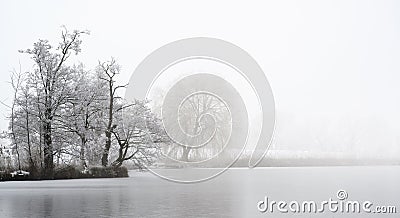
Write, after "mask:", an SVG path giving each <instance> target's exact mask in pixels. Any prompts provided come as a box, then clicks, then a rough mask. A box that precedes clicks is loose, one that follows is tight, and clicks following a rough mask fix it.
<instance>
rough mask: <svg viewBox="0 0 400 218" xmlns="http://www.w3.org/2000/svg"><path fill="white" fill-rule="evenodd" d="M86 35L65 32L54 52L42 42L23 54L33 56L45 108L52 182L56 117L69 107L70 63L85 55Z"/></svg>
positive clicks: (46, 152)
mask: <svg viewBox="0 0 400 218" xmlns="http://www.w3.org/2000/svg"><path fill="white" fill-rule="evenodd" d="M83 34H87V32H86V31H77V30H75V31H73V32H69V31H68V30H67V29H64V31H62V34H61V42H60V43H59V45H58V46H57V47H56V48H55V49H53V46H52V45H51V44H50V43H49V42H48V41H47V40H39V41H38V42H36V43H34V45H33V48H31V49H27V50H24V51H21V52H23V53H26V54H29V55H30V56H31V58H32V60H33V61H34V63H35V67H34V69H33V71H32V76H33V77H32V78H31V79H32V80H33V81H34V82H35V84H36V85H37V86H38V87H37V88H38V91H39V92H40V96H41V98H40V99H39V100H40V102H39V103H40V104H41V105H43V112H42V113H43V120H42V125H43V140H44V147H43V155H44V158H43V160H44V161H43V162H44V172H43V176H44V178H46V179H52V178H53V176H54V162H53V156H54V147H53V135H52V134H53V129H54V122H55V121H54V120H55V117H57V116H58V115H59V112H60V108H61V106H62V105H63V104H65V103H66V101H67V100H68V98H69V97H70V95H69V90H68V88H69V83H70V81H71V68H70V67H69V66H67V64H66V61H67V60H68V58H69V57H70V55H71V54H78V53H79V52H80V51H81V48H80V45H81V42H82V41H81V36H82V35H83Z"/></svg>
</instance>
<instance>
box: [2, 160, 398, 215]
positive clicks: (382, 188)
mask: <svg viewBox="0 0 400 218" xmlns="http://www.w3.org/2000/svg"><path fill="white" fill-rule="evenodd" d="M202 170H206V169H202ZM176 172H177V173H178V172H179V170H176ZM338 190H345V191H346V192H347V193H348V199H349V200H358V201H367V200H368V201H371V202H373V203H374V206H375V205H381V206H389V205H390V206H392V205H393V206H396V207H397V214H376V213H370V214H366V213H361V214H352V213H350V214H349V213H332V212H330V211H325V212H324V213H297V214H294V213H291V212H289V213H288V214H284V213H281V212H279V211H274V212H273V213H272V214H271V213H270V212H266V213H261V212H259V211H258V209H257V203H258V202H259V201H261V200H263V199H265V196H267V197H268V198H269V199H270V200H274V201H281V200H283V201H287V202H290V201H294V200H296V201H300V202H301V201H305V200H314V201H317V202H321V201H324V200H328V199H329V198H333V199H336V194H337V191H338ZM288 216H289V217H292V216H293V217H400V167H398V166H391V167H384V166H380V167H308V168H300V167H298V168H256V169H229V170H228V171H226V172H225V173H223V174H222V175H220V176H218V177H216V178H214V179H212V180H209V181H206V182H202V183H196V184H179V183H174V182H169V181H166V180H163V179H160V178H158V177H156V176H154V175H153V174H151V173H149V172H145V173H143V172H135V171H131V172H130V178H118V179H80V180H58V181H33V182H32V181H31V182H28V181H20V182H1V183H0V217H288Z"/></svg>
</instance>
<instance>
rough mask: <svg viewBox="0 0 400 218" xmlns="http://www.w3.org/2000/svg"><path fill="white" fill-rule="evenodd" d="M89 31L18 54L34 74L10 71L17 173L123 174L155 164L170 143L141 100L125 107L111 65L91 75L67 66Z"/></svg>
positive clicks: (45, 175) (11, 127) (117, 68)
mask: <svg viewBox="0 0 400 218" xmlns="http://www.w3.org/2000/svg"><path fill="white" fill-rule="evenodd" d="M87 34H89V33H88V32H87V31H77V30H76V31H72V32H70V31H68V30H67V29H66V28H64V30H63V31H62V34H61V40H60V42H59V44H58V45H56V46H53V45H51V44H50V43H49V41H48V40H39V41H37V42H36V43H34V44H33V47H32V48H30V49H26V50H21V51H20V52H21V53H24V54H26V55H29V56H30V58H31V59H32V60H33V62H34V66H33V67H32V69H31V70H29V71H28V72H21V71H19V72H17V71H14V72H13V73H12V76H11V85H12V88H13V90H14V93H13V100H12V103H11V105H9V108H10V116H9V131H8V132H7V137H8V138H9V139H10V141H11V143H12V144H11V147H12V149H13V150H14V151H15V156H16V160H17V161H16V165H17V166H15V167H18V168H19V169H21V167H22V168H24V167H25V168H27V169H28V171H29V172H30V173H31V174H34V175H36V177H40V178H43V179H52V178H54V169H55V166H57V165H63V164H64V165H65V164H67V165H72V164H73V165H76V166H80V167H81V168H82V169H87V168H88V166H96V165H102V166H104V167H106V166H112V167H120V166H121V165H122V164H123V163H124V162H125V161H128V160H129V161H131V162H132V163H133V164H134V165H136V166H137V167H139V168H142V167H143V166H145V165H149V164H151V163H153V162H154V161H155V160H156V158H157V156H158V154H159V151H160V146H161V145H162V144H163V143H166V142H168V137H167V136H166V134H165V131H164V130H163V128H162V125H161V124H160V120H159V119H158V118H157V117H156V116H155V115H154V114H153V113H152V112H151V110H150V109H149V108H148V106H147V102H146V101H145V100H135V101H134V102H126V101H125V100H124V99H123V98H122V97H121V96H120V95H119V91H120V89H124V88H125V87H126V84H118V83H117V82H116V80H117V77H118V75H119V74H120V72H121V68H120V66H119V65H118V63H117V62H116V61H115V60H114V59H111V60H109V61H105V62H100V61H99V64H98V66H97V67H96V69H95V70H94V71H90V70H87V69H85V67H84V65H83V64H82V63H78V64H71V63H69V61H68V60H69V58H70V56H72V55H78V54H79V53H80V52H81V43H82V37H83V36H84V35H87Z"/></svg>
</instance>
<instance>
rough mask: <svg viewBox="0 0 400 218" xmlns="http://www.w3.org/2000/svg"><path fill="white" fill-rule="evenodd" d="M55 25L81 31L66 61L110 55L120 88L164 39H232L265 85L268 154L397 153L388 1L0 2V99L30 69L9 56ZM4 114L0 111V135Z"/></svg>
mask: <svg viewBox="0 0 400 218" xmlns="http://www.w3.org/2000/svg"><path fill="white" fill-rule="evenodd" d="M61 25H66V26H67V27H68V28H69V29H71V30H72V29H88V30H90V31H91V34H90V35H89V36H85V37H83V44H82V53H81V54H80V55H79V56H78V57H77V58H73V59H71V60H70V63H72V62H74V61H81V62H83V63H84V64H85V65H86V66H87V68H88V69H94V67H95V66H96V64H97V61H98V60H106V59H109V58H110V57H111V56H113V57H115V58H116V59H117V60H118V62H119V63H120V64H121V65H122V74H121V76H120V82H121V83H126V82H127V81H128V80H129V78H130V76H131V73H132V72H133V71H134V69H135V67H136V66H137V65H138V64H139V63H140V62H141V61H142V60H143V59H144V57H146V56H147V55H148V54H150V53H151V52H152V51H153V50H155V49H157V48H159V47H160V46H162V45H164V44H167V43H169V42H172V41H176V40H178V39H183V38H188V37H197V36H206V37H215V38H220V39H223V40H226V41H229V42H232V43H234V44H236V45H238V46H239V47H241V48H243V49H244V50H246V51H247V52H249V53H250V55H251V56H253V58H254V59H255V60H256V61H257V62H258V63H259V64H260V66H261V67H262V69H263V70H264V72H265V73H266V76H267V78H268V80H269V82H270V84H271V87H272V90H273V93H274V96H275V102H276V111H277V127H276V134H275V135H276V140H275V144H276V146H275V147H277V148H279V147H280V146H281V148H290V149H300V150H302V149H306V150H307V149H316V150H319V149H320V150H328V151H329V150H345V151H350V150H352V151H353V150H355V151H363V152H366V153H369V154H376V153H380V154H382V155H397V156H400V149H399V147H400V131H399V130H400V127H399V125H400V115H399V111H400V102H399V99H400V86H399V82H400V62H399V60H400V40H399V39H400V2H398V1H377V0H376V1H361V0H360V1H323V2H322V1H316V0H315V1H301V2H300V1H258V2H256V3H249V2H242V3H236V2H232V1H209V0H206V1H199V2H187V1H158V2H156V1H137V2H131V1H109V2H107V3H106V2H103V1H92V2H89V1H87V2H85V1H64V2H62V3H56V2H55V1H35V2H33V1H25V2H22V1H18V2H17V1H7V2H5V1H2V2H1V3H0V31H1V34H0V48H1V49H0V69H1V71H0V72H1V74H0V75H1V81H0V84H1V92H0V100H2V101H5V102H6V103H8V104H9V103H10V100H11V95H12V90H11V87H10V85H9V84H8V83H7V81H8V78H9V74H10V73H9V71H10V70H12V69H13V68H16V69H18V68H19V62H20V63H21V66H22V70H23V71H26V70H29V69H31V66H32V65H33V62H31V61H29V58H27V56H26V55H23V54H19V53H18V52H17V51H18V50H19V49H26V48H30V47H31V46H32V44H33V43H34V42H36V41H37V40H38V39H39V38H40V39H49V40H50V42H52V43H53V44H56V43H57V42H58V39H59V38H58V37H59V35H60V32H61V28H60V26H61ZM8 113H9V112H8V111H7V108H6V107H4V106H2V105H1V106H0V116H1V117H0V130H5V129H6V128H7V125H8V124H7V123H8V122H7V121H6V120H5V116H6V115H7V114H8ZM309 146H312V148H310V147H309ZM341 146H342V147H341ZM346 146H347V147H346Z"/></svg>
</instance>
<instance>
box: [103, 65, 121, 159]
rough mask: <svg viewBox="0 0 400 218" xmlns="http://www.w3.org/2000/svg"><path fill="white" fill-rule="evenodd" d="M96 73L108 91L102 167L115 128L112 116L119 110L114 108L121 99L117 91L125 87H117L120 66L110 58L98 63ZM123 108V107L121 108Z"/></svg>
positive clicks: (107, 156) (106, 157)
mask: <svg viewBox="0 0 400 218" xmlns="http://www.w3.org/2000/svg"><path fill="white" fill-rule="evenodd" d="M97 73H98V76H99V78H100V79H101V80H103V81H104V82H105V85H106V86H107V90H108V104H107V118H106V120H107V122H106V128H105V136H106V142H105V145H104V150H103V155H102V158H101V164H102V165H103V166H107V165H108V158H109V152H110V148H111V141H112V133H113V130H114V128H115V124H114V114H115V112H116V111H117V110H121V107H120V108H116V107H115V105H116V103H117V101H118V100H119V99H121V97H118V96H117V91H118V89H120V88H125V87H126V85H117V84H116V81H115V79H116V78H115V77H116V76H117V75H118V74H119V73H120V66H119V65H118V64H117V63H116V61H115V59H114V58H112V59H111V60H110V61H107V62H102V63H101V62H100V63H99V65H98V67H97ZM122 107H125V106H122Z"/></svg>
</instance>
